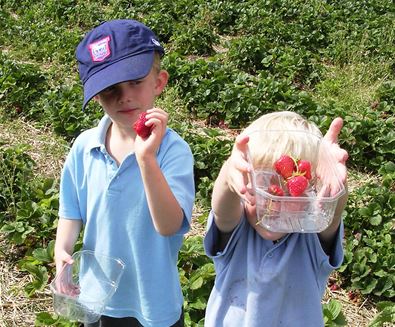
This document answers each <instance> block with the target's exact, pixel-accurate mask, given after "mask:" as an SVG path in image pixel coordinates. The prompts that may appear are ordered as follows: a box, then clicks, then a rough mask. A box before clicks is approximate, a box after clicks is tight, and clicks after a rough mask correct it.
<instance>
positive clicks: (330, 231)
mask: <svg viewBox="0 0 395 327" xmlns="http://www.w3.org/2000/svg"><path fill="white" fill-rule="evenodd" d="M342 127H343V120H342V119H341V118H335V119H334V120H333V122H332V123H331V125H330V127H329V130H328V132H327V133H326V134H325V137H324V139H325V141H326V142H328V143H329V145H330V151H331V153H332V155H333V156H334V158H335V160H336V169H337V172H338V174H339V176H340V180H341V182H342V183H343V184H344V186H345V193H344V195H342V196H341V197H340V198H339V200H338V202H337V207H336V210H335V214H334V217H333V221H332V223H331V225H329V226H328V228H327V229H325V230H324V231H322V232H321V233H320V234H319V239H320V242H321V245H322V247H323V249H324V251H325V253H327V254H330V253H331V250H332V245H333V241H334V238H335V235H336V232H337V230H338V228H339V225H340V221H341V215H342V212H343V210H344V208H345V206H346V203H347V198H348V191H347V183H346V180H347V168H346V161H347V159H348V154H347V151H345V150H344V149H342V148H340V146H339V144H338V143H337V138H338V135H339V134H340V130H341V129H342ZM335 184H336V183H335ZM331 192H334V193H336V192H337V190H336V189H331Z"/></svg>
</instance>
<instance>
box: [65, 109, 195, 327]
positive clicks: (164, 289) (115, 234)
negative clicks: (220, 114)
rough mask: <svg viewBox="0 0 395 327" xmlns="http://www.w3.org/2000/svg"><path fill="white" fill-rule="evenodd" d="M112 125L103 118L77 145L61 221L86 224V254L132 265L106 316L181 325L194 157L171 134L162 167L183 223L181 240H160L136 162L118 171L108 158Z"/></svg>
mask: <svg viewBox="0 0 395 327" xmlns="http://www.w3.org/2000/svg"><path fill="white" fill-rule="evenodd" d="M110 124H111V120H110V119H109V117H108V116H104V117H103V119H102V120H101V121H100V123H99V125H98V127H96V128H92V129H90V130H87V131H85V132H83V133H81V134H80V136H78V138H77V139H76V140H75V142H74V144H73V146H72V148H71V151H70V153H69V155H68V157H67V159H66V162H65V165H64V168H63V171H62V177H61V185H60V208H59V216H60V217H62V218H67V219H78V220H81V221H82V223H83V225H84V236H83V243H84V245H83V248H84V249H87V250H93V251H96V252H97V253H100V254H104V255H107V256H112V257H117V258H120V259H121V260H122V261H123V262H124V263H125V265H126V267H125V271H124V273H123V276H122V278H121V280H120V284H119V287H118V289H117V291H116V293H115V294H114V296H113V297H112V299H111V301H110V303H109V304H108V306H107V308H106V310H105V312H104V314H105V315H108V316H112V317H135V318H137V319H138V320H139V321H140V323H141V324H143V325H144V326H155V327H162V326H163V327H168V326H170V325H172V324H174V323H175V322H176V321H177V320H178V319H179V317H180V315H181V308H182V305H183V296H182V292H181V287H180V282H179V274H178V269H177V258H178V252H179V249H180V247H181V245H182V241H183V234H184V233H185V232H187V231H188V230H189V225H190V220H191V216H192V208H193V203H194V196H195V187H194V178H193V156H192V153H191V150H190V148H189V146H188V144H187V143H186V142H185V141H184V140H183V139H182V138H181V137H180V136H179V135H178V134H177V133H176V132H174V131H173V130H171V129H170V128H168V129H167V131H166V134H165V135H164V137H163V140H162V143H161V145H160V148H159V150H158V152H157V161H158V163H159V166H160V168H161V170H162V172H163V174H164V176H165V178H166V180H167V183H168V184H169V186H170V188H171V190H172V192H173V194H174V195H175V197H176V198H177V200H178V203H179V204H180V206H181V208H182V209H183V211H184V221H183V224H182V227H181V229H180V230H179V231H178V232H177V233H176V234H175V235H172V236H161V235H160V234H159V233H158V232H157V231H156V230H155V228H154V226H153V223H152V218H151V215H150V212H149V209H148V205H147V200H146V196H145V192H144V186H143V183H142V179H141V174H140V169H139V166H138V164H137V161H136V157H135V154H134V153H131V154H130V155H128V156H127V157H126V158H125V160H124V161H123V162H122V164H121V165H120V166H119V167H118V165H117V163H116V162H115V160H113V159H112V158H111V156H110V155H109V154H108V152H107V151H106V148H105V137H106V133H107V130H108V127H109V126H110Z"/></svg>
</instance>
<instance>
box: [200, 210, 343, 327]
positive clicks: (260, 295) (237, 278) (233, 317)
mask: <svg viewBox="0 0 395 327" xmlns="http://www.w3.org/2000/svg"><path fill="white" fill-rule="evenodd" d="M207 228H208V230H207V234H206V236H205V239H204V246H205V250H206V253H207V255H208V256H209V257H211V258H212V259H213V261H214V265H215V271H216V279H215V285H214V287H213V290H212V292H211V294H210V298H209V301H208V303H207V308H206V317H205V326H206V327H222V326H224V327H243V326H244V327H278V326H284V327H320V326H324V322H323V315H322V307H321V299H322V296H323V294H324V291H325V286H326V283H327V279H328V277H329V274H330V273H331V271H332V270H333V269H335V268H338V267H339V266H340V264H341V262H342V260H343V249H342V235H343V225H341V227H340V228H339V231H338V234H337V236H336V241H335V243H334V246H333V251H332V252H333V253H332V254H331V256H330V257H328V256H327V255H326V254H325V252H324V250H323V249H322V247H321V244H320V241H319V239H318V235H317V234H299V233H295V234H288V235H286V236H285V237H284V238H283V239H281V240H280V241H279V242H277V243H273V242H272V241H269V240H265V239H264V238H262V237H261V236H260V235H259V234H258V233H257V232H256V231H255V230H254V229H253V228H252V227H251V225H250V224H249V223H248V221H247V219H246V218H245V217H244V216H243V217H242V218H241V222H240V224H239V225H238V226H237V227H236V229H235V230H234V231H233V233H232V236H231V238H230V239H229V242H228V244H227V246H226V247H225V249H224V250H223V251H222V252H216V248H218V233H219V230H218V228H217V227H216V225H215V221H214V219H213V213H212V212H211V213H210V216H209V219H208V226H207Z"/></svg>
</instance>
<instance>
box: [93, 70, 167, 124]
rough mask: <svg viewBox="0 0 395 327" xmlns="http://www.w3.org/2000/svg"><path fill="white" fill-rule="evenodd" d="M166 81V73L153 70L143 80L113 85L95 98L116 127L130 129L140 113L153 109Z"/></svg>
mask: <svg viewBox="0 0 395 327" xmlns="http://www.w3.org/2000/svg"><path fill="white" fill-rule="evenodd" d="M167 81H168V73H167V72H166V71H164V70H161V71H160V72H156V71H155V70H154V69H152V70H151V72H150V73H149V74H148V75H147V76H146V77H144V78H142V79H140V80H136V81H127V82H123V83H119V84H115V85H113V86H111V87H109V88H107V89H105V90H104V91H102V92H100V93H99V94H98V95H96V96H95V100H96V101H98V102H99V103H100V104H101V106H102V107H103V109H104V110H105V112H106V113H107V114H108V116H109V117H110V118H111V120H112V121H113V122H114V123H117V124H118V125H121V126H125V127H128V128H129V127H131V126H132V125H133V123H134V122H135V121H136V120H137V118H138V116H139V115H140V113H141V112H144V111H146V110H148V109H151V108H153V106H154V102H155V99H156V97H157V96H158V95H160V94H161V93H162V91H163V89H164V88H165V86H166V84H167Z"/></svg>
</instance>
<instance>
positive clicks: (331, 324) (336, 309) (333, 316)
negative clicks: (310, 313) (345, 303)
mask: <svg viewBox="0 0 395 327" xmlns="http://www.w3.org/2000/svg"><path fill="white" fill-rule="evenodd" d="M322 308H323V314H324V323H325V327H338V326H347V320H346V317H345V316H344V314H343V312H342V305H341V304H340V302H339V301H337V300H333V299H331V300H330V301H329V302H328V303H324V304H323V305H322Z"/></svg>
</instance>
